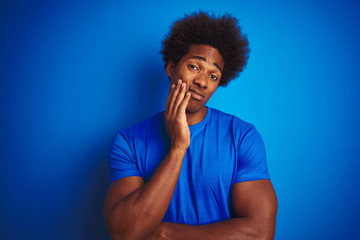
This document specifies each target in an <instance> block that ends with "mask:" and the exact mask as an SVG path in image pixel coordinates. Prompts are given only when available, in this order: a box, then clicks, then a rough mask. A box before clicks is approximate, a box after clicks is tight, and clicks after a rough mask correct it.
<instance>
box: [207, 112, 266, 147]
mask: <svg viewBox="0 0 360 240" xmlns="http://www.w3.org/2000/svg"><path fill="white" fill-rule="evenodd" d="M211 122H212V124H216V127H217V128H218V129H220V130H221V131H223V132H227V133H228V134H231V136H232V138H233V139H234V141H236V142H237V145H238V148H240V146H241V145H244V143H249V144H251V143H252V142H254V141H262V140H261V136H260V133H259V132H258V130H257V129H256V127H255V126H254V125H253V124H252V123H249V122H247V121H244V120H243V119H241V118H239V117H237V116H234V115H232V114H229V113H225V112H222V111H220V110H217V109H214V108H211Z"/></svg>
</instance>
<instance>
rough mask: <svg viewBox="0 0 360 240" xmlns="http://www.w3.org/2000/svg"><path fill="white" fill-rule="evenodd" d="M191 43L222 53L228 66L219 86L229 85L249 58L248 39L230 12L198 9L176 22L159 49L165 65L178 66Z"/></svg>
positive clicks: (225, 67) (224, 70)
mask: <svg viewBox="0 0 360 240" xmlns="http://www.w3.org/2000/svg"><path fill="white" fill-rule="evenodd" d="M192 44H205V45H209V46H211V47H213V48H216V49H217V50H218V51H219V52H220V54H221V56H222V58H223V60H224V63H225V64H224V65H225V66H224V69H223V72H222V77H221V79H220V83H219V86H226V85H227V84H228V83H229V82H230V80H233V79H234V78H236V77H237V76H238V75H239V73H240V72H241V71H242V70H243V69H244V67H245V65H246V63H247V60H248V58H249V52H250V49H249V42H248V39H247V37H246V35H244V34H242V33H241V28H240V26H239V24H238V20H237V19H236V18H235V17H233V16H231V15H230V14H224V15H222V16H218V17H217V16H215V15H214V14H212V15H210V14H208V13H206V12H203V11H199V12H193V13H191V14H189V15H185V17H184V18H180V19H179V20H177V21H176V22H174V23H173V25H172V26H171V29H170V33H168V34H167V35H166V37H165V39H164V40H163V42H162V49H161V51H160V53H161V54H162V56H163V60H164V62H165V68H166V66H167V63H168V62H169V61H170V60H172V61H174V63H175V65H176V64H177V63H178V62H179V61H180V59H181V58H182V57H183V56H184V55H185V54H186V53H187V52H188V51H189V47H190V45H192Z"/></svg>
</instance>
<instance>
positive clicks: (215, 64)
mask: <svg viewBox="0 0 360 240" xmlns="http://www.w3.org/2000/svg"><path fill="white" fill-rule="evenodd" d="M191 58H194V59H199V60H202V61H205V62H206V58H204V57H200V56H192V57H191ZM214 66H215V67H217V68H218V69H219V70H220V72H221V73H222V72H223V70H222V69H221V67H220V66H219V64H217V63H214Z"/></svg>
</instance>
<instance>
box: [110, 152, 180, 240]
mask: <svg viewBox="0 0 360 240" xmlns="http://www.w3.org/2000/svg"><path fill="white" fill-rule="evenodd" d="M184 155H185V152H184V151H176V150H170V151H169V153H168V154H167V155H166V157H165V158H164V159H163V161H162V163H161V164H160V165H159V166H158V168H157V169H156V171H155V172H154V174H153V176H152V177H151V179H150V180H149V181H148V182H147V183H146V184H144V185H143V186H142V187H140V188H139V189H137V190H135V191H134V192H133V193H131V194H129V195H128V196H126V197H125V198H123V199H122V200H120V201H119V202H117V203H116V204H115V205H114V206H113V207H112V209H111V211H110V217H109V218H110V221H109V222H110V223H111V224H112V226H111V229H114V230H115V231H116V232H115V233H114V235H115V236H119V238H125V239H126V238H127V237H130V238H131V239H144V238H145V237H146V236H148V235H150V234H151V233H152V232H153V231H154V230H155V229H156V228H157V227H158V225H159V224H160V223H161V221H162V219H163V217H164V215H165V213H166V210H167V208H168V206H169V204H170V201H171V198H172V195H173V193H174V190H175V187H176V184H177V181H178V178H179V174H180V170H181V165H182V161H183V158H184ZM130 238H129V239H130Z"/></svg>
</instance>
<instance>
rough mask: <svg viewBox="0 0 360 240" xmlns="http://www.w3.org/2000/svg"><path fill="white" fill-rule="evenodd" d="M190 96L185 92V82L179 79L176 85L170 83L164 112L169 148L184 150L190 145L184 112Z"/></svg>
mask: <svg viewBox="0 0 360 240" xmlns="http://www.w3.org/2000/svg"><path fill="white" fill-rule="evenodd" d="M190 96H191V94H190V92H187V93H186V83H183V82H182V81H181V79H179V80H178V82H177V84H176V85H175V84H172V85H171V87H170V90H169V96H168V98H167V100H166V110H165V112H164V117H165V124H166V131H167V133H168V135H169V137H170V141H171V149H176V150H182V151H186V150H187V149H188V148H189V146H190V130H189V125H188V123H187V120H186V113H185V112H186V107H187V105H188V103H189V100H190Z"/></svg>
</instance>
